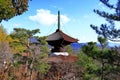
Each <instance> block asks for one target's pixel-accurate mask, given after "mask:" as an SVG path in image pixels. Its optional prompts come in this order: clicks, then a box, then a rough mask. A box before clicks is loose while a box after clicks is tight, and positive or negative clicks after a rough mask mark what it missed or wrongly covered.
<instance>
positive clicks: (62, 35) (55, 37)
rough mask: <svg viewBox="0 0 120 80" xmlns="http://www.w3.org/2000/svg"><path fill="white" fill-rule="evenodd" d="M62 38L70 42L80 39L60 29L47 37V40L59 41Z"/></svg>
mask: <svg viewBox="0 0 120 80" xmlns="http://www.w3.org/2000/svg"><path fill="white" fill-rule="evenodd" d="M61 39H63V40H64V41H67V42H70V43H73V42H77V41H78V39H75V38H73V37H71V36H69V35H67V34H65V33H63V32H62V31H61V30H59V29H58V30H57V31H56V32H54V33H52V34H50V35H49V36H48V38H47V41H57V40H61Z"/></svg>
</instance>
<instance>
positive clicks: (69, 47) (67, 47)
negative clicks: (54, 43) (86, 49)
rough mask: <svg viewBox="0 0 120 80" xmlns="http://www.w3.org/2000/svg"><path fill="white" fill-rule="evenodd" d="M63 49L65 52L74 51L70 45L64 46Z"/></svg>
mask: <svg viewBox="0 0 120 80" xmlns="http://www.w3.org/2000/svg"><path fill="white" fill-rule="evenodd" d="M65 50H66V52H68V53H69V54H73V53H74V51H73V49H72V47H71V45H67V46H65Z"/></svg>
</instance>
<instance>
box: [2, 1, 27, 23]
mask: <svg viewBox="0 0 120 80" xmlns="http://www.w3.org/2000/svg"><path fill="white" fill-rule="evenodd" d="M28 1H29V0H0V22H1V21H2V20H5V21H7V20H9V19H10V18H12V17H14V16H17V15H21V14H22V13H24V12H25V11H27V8H28Z"/></svg>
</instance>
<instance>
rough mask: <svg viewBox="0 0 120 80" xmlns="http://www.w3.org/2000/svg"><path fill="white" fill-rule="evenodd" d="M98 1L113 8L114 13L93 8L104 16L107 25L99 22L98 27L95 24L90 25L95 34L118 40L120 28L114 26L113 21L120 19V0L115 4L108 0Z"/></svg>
mask: <svg viewBox="0 0 120 80" xmlns="http://www.w3.org/2000/svg"><path fill="white" fill-rule="evenodd" d="M100 2H101V3H103V4H104V5H105V6H107V7H108V8H110V9H112V10H114V13H109V12H106V11H100V10H96V9H94V12H95V13H96V14H98V15H99V16H101V17H103V18H105V19H106V21H108V23H109V25H108V24H101V25H100V27H98V26H95V25H90V26H91V28H92V29H93V30H95V31H96V33H97V34H99V35H102V36H103V37H105V38H107V39H108V40H111V41H117V42H120V29H117V28H116V27H115V21H120V0H117V2H116V5H115V4H110V0H100Z"/></svg>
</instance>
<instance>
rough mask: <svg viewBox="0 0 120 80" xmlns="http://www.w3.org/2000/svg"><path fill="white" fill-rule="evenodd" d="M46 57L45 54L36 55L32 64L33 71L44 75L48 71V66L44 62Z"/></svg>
mask: <svg viewBox="0 0 120 80" xmlns="http://www.w3.org/2000/svg"><path fill="white" fill-rule="evenodd" d="M47 57H48V55H47V54H45V53H42V54H38V55H36V58H35V62H34V69H35V71H38V72H40V73H41V74H45V73H47V72H48V71H49V69H50V65H49V64H48V63H47V62H46V60H45V58H47Z"/></svg>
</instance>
